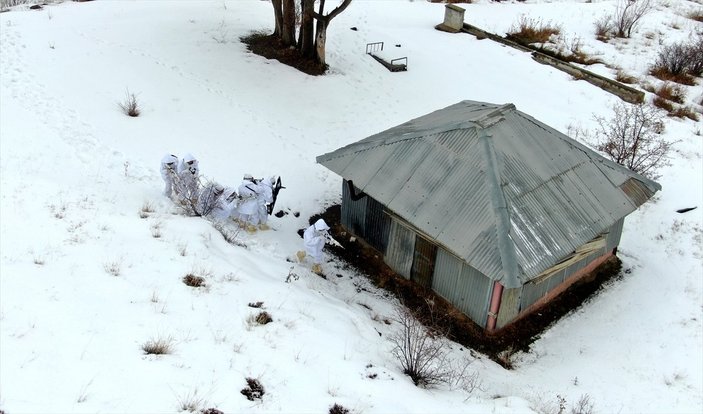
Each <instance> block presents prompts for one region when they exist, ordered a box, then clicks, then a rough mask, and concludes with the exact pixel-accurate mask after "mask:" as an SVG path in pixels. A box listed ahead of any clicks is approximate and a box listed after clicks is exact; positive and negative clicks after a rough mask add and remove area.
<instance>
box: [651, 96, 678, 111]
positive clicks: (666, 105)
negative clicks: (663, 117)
mask: <svg viewBox="0 0 703 414" xmlns="http://www.w3.org/2000/svg"><path fill="white" fill-rule="evenodd" d="M652 105H654V106H656V107H657V108H660V109H663V110H665V111H666V112H669V113H671V112H672V111H673V110H674V104H673V103H671V102H670V101H667V100H666V99H664V98H660V97H658V96H657V97H655V98H654V100H652Z"/></svg>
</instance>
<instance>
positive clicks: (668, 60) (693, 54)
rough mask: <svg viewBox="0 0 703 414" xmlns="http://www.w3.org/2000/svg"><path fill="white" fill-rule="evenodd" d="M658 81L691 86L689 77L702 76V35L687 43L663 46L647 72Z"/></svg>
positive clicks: (692, 82) (691, 81)
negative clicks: (669, 81)
mask: <svg viewBox="0 0 703 414" xmlns="http://www.w3.org/2000/svg"><path fill="white" fill-rule="evenodd" d="M649 72H650V73H651V74H652V75H654V76H656V77H657V78H659V79H664V80H672V81H675V82H678V83H682V84H684V85H693V84H694V83H695V82H694V81H693V79H691V77H693V76H701V74H703V34H698V36H697V37H696V38H695V39H693V40H692V41H690V42H689V43H685V42H681V43H673V44H670V45H667V46H664V47H663V48H662V49H661V50H660V51H659V54H658V55H657V58H656V60H655V61H654V64H652V66H651V67H650V71H649Z"/></svg>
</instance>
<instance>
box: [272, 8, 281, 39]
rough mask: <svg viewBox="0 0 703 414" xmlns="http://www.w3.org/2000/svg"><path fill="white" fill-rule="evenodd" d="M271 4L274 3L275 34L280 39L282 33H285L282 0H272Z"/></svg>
mask: <svg viewBox="0 0 703 414" xmlns="http://www.w3.org/2000/svg"><path fill="white" fill-rule="evenodd" d="M271 4H272V5H273V17H274V29H273V35H274V36H275V37H278V38H279V39H280V37H281V34H282V33H283V29H282V27H283V8H282V5H281V0H272V1H271Z"/></svg>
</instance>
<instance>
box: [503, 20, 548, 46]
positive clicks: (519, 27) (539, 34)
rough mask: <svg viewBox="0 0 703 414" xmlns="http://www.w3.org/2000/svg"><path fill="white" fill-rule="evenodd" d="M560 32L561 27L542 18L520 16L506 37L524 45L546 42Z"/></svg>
mask: <svg viewBox="0 0 703 414" xmlns="http://www.w3.org/2000/svg"><path fill="white" fill-rule="evenodd" d="M560 33H561V27H559V26H557V25H553V24H551V23H550V22H547V23H545V22H543V21H542V19H535V18H531V17H527V16H520V18H519V19H518V21H517V23H515V24H513V26H511V27H510V29H509V31H508V33H507V36H506V37H507V38H508V39H510V40H512V41H514V42H517V43H520V44H522V45H529V44H532V43H546V42H548V41H549V39H550V38H551V37H552V36H555V35H558V34H560Z"/></svg>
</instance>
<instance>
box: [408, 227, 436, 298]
mask: <svg viewBox="0 0 703 414" xmlns="http://www.w3.org/2000/svg"><path fill="white" fill-rule="evenodd" d="M436 257H437V245H435V244H433V243H432V242H430V241H429V240H427V239H424V238H422V237H420V236H417V237H416V238H415V252H414V255H413V267H412V270H411V272H410V280H412V281H414V282H415V283H418V284H420V285H422V286H424V287H426V288H432V274H433V273H434V264H435V258H436Z"/></svg>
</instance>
